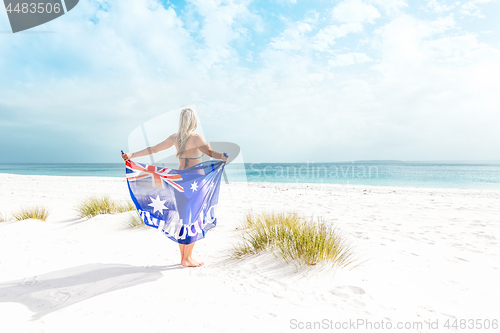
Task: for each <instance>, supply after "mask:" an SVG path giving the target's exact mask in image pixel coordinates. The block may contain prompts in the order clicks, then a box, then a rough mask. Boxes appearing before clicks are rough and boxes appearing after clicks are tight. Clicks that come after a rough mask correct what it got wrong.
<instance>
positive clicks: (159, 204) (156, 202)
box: [148, 195, 168, 214]
mask: <svg viewBox="0 0 500 333" xmlns="http://www.w3.org/2000/svg"><path fill="white" fill-rule="evenodd" d="M149 198H150V199H151V203H150V204H148V206H151V207H153V214H154V213H156V212H157V211H159V212H160V214H163V210H164V209H168V208H167V207H165V202H166V201H167V200H160V196H159V195H157V196H156V199H153V198H151V197H149Z"/></svg>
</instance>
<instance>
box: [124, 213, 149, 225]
mask: <svg viewBox="0 0 500 333" xmlns="http://www.w3.org/2000/svg"><path fill="white" fill-rule="evenodd" d="M127 226H128V227H129V228H141V227H145V228H149V226H147V225H146V224H145V223H144V221H143V220H142V218H141V216H140V215H139V212H137V211H135V212H134V213H133V214H131V215H130V218H129V219H128V222H127Z"/></svg>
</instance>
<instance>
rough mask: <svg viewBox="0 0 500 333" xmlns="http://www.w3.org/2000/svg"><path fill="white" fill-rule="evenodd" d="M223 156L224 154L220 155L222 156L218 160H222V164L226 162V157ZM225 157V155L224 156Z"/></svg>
mask: <svg viewBox="0 0 500 333" xmlns="http://www.w3.org/2000/svg"><path fill="white" fill-rule="evenodd" d="M224 154H225V153H222V154H221V155H222V156H221V158H220V159H221V160H223V161H224V162H226V161H227V157H226V156H224ZM226 155H227V154H226ZM228 157H229V155H228Z"/></svg>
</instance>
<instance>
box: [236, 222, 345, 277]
mask: <svg viewBox="0 0 500 333" xmlns="http://www.w3.org/2000/svg"><path fill="white" fill-rule="evenodd" d="M242 227H243V229H244V234H243V236H242V237H243V241H242V243H240V244H239V245H237V246H235V247H234V255H235V257H237V258H242V257H244V256H248V255H255V254H258V253H260V252H264V251H271V252H275V253H276V252H277V254H278V255H279V256H281V258H282V259H284V260H285V261H286V262H287V263H291V262H293V263H295V264H296V265H298V266H304V265H316V264H318V263H321V262H325V263H329V264H331V265H332V266H333V267H339V268H342V267H346V266H348V265H350V264H352V263H353V260H354V257H353V252H352V249H351V247H350V246H349V245H347V244H346V240H345V238H344V237H343V236H342V235H341V234H340V232H339V231H338V230H336V229H335V228H334V227H333V226H332V225H331V224H329V223H327V222H326V221H325V220H324V219H322V218H318V219H317V220H316V221H314V220H313V219H311V220H306V219H304V218H303V217H301V216H299V215H298V214H296V213H273V214H260V215H254V214H252V213H248V214H247V215H246V216H245V220H244V222H243V225H242Z"/></svg>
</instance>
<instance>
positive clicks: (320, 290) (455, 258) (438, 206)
mask: <svg viewBox="0 0 500 333" xmlns="http://www.w3.org/2000/svg"><path fill="white" fill-rule="evenodd" d="M92 195H108V196H110V197H111V198H112V199H115V200H119V201H125V200H129V193H128V189H127V185H126V181H125V179H124V178H105V177H62V176H61V177H58V176H21V175H10V174H0V212H1V213H3V214H4V216H5V215H10V214H12V213H15V212H16V211H17V210H19V209H20V208H22V207H29V206H34V205H42V206H45V207H46V208H48V209H49V210H50V212H51V213H50V216H49V218H48V220H47V221H46V222H42V221H38V220H24V221H8V222H2V223H0V323H1V324H0V325H1V331H2V332H116V331H117V332H139V331H141V332H174V331H176V332H295V331H325V332H328V331H353V332H370V331H402V332H403V331H404V332H439V331H443V332H450V331H456V332H466V331H470V332H474V331H477V329H470V330H469V329H468V328H465V329H461V328H460V327H456V328H453V327H450V328H446V327H445V325H446V323H447V322H448V324H449V325H452V324H453V322H454V321H455V320H456V323H457V324H458V325H460V321H461V320H467V323H468V321H469V320H471V319H472V320H480V321H482V322H483V323H486V322H490V321H492V320H495V319H496V320H499V319H500V315H499V311H498V309H500V288H499V287H498V281H500V269H499V268H500V244H499V242H500V206H499V199H500V190H478V189H440V188H412V187H375V186H361V185H332V184H299V183H294V184H277V183H249V184H244V183H231V184H223V185H222V186H221V193H220V199H219V210H218V214H219V216H218V225H217V227H216V228H214V229H213V230H211V231H210V232H209V233H208V235H207V237H206V238H205V239H203V240H201V241H199V242H198V243H197V244H196V246H195V249H194V255H195V258H197V259H201V260H203V261H204V262H205V266H203V267H201V268H183V267H182V266H180V265H179V249H178V246H177V244H176V243H174V242H172V241H171V240H169V239H167V238H166V237H165V236H164V235H162V234H161V233H160V232H158V231H157V230H155V229H153V228H134V229H131V228H128V227H127V220H128V218H129V216H130V214H131V213H122V214H117V215H100V216H97V217H94V218H92V219H90V220H83V219H80V218H79V217H78V213H77V212H76V210H75V208H76V206H77V205H78V204H79V203H80V202H81V201H82V200H83V199H85V198H87V197H89V196H92ZM250 210H252V211H253V212H256V213H260V212H273V211H274V212H282V211H295V212H298V213H300V214H302V215H304V216H309V217H311V216H314V217H323V218H324V219H326V220H327V221H329V222H331V223H333V224H334V225H335V226H336V227H338V229H339V230H340V231H342V232H343V233H344V234H345V236H346V238H347V239H348V241H349V243H350V244H352V246H353V248H354V252H355V255H356V258H357V259H356V260H357V261H356V263H357V264H358V265H357V266H353V267H352V268H350V269H348V268H345V269H337V270H335V269H329V268H328V267H326V266H324V265H317V266H315V267H311V268H309V269H297V268H296V267H295V266H293V265H290V264H285V263H284V262H282V261H280V260H279V259H278V258H276V257H275V256H273V255H272V254H265V255H260V256H255V257H252V258H248V259H244V260H232V259H231V249H232V247H233V245H234V244H235V243H236V242H237V240H238V236H239V235H240V233H241V232H242V231H241V230H240V229H238V227H239V225H240V223H241V222H242V219H243V217H244V216H245V213H246V212H248V211H250ZM353 322H355V323H356V325H357V326H353V325H352V323H353ZM318 323H319V325H320V327H319V326H318ZM388 323H390V324H389V325H391V327H392V328H391V329H388V328H387V325H388ZM346 324H347V325H350V326H346ZM370 324H371V325H372V326H369V325H370ZM314 325H316V326H314ZM339 325H340V326H342V325H343V329H339V327H340V326H339ZM377 325H378V329H377ZM381 325H382V326H381ZM384 325H385V326H384ZM397 325H403V327H404V326H406V328H402V329H401V330H399V329H395V328H396V327H397ZM308 327H311V328H316V329H315V330H314V329H309V328H308ZM486 331H498V328H497V329H496V330H494V329H492V328H490V329H488V330H486Z"/></svg>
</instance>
